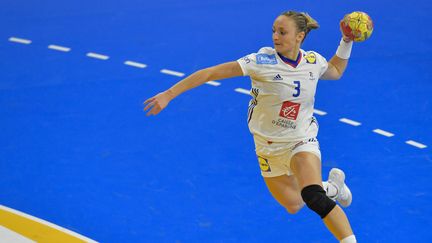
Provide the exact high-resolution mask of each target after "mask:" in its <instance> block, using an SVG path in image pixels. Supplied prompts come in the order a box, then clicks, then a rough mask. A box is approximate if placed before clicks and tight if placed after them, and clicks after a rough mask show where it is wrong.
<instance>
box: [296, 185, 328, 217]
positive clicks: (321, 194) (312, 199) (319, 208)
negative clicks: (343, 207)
mask: <svg viewBox="0 0 432 243" xmlns="http://www.w3.org/2000/svg"><path fill="white" fill-rule="evenodd" d="M301 196H302V198H303V201H304V202H305V203H306V205H307V206H308V208H310V209H311V210H312V211H314V212H315V213H317V214H318V215H319V216H321V218H324V217H325V216H327V214H329V213H330V211H332V209H333V208H334V207H335V206H336V203H335V202H334V201H333V200H331V199H330V198H329V197H327V195H326V193H325V191H324V189H323V188H322V187H321V186H319V185H310V186H307V187H305V188H303V189H302V191H301Z"/></svg>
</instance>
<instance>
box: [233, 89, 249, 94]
mask: <svg viewBox="0 0 432 243" xmlns="http://www.w3.org/2000/svg"><path fill="white" fill-rule="evenodd" d="M235 92H239V93H242V94H247V95H250V90H247V89H242V88H237V89H235Z"/></svg>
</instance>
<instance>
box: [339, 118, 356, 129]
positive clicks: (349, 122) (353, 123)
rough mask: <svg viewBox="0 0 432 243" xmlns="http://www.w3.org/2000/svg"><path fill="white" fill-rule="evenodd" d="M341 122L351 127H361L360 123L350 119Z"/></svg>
mask: <svg viewBox="0 0 432 243" xmlns="http://www.w3.org/2000/svg"><path fill="white" fill-rule="evenodd" d="M339 121H340V122H343V123H346V124H349V125H351V126H355V127H357V126H360V125H361V123H360V122H357V121H353V120H350V119H348V118H341V119H339Z"/></svg>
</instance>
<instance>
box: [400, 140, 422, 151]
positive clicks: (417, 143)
mask: <svg viewBox="0 0 432 243" xmlns="http://www.w3.org/2000/svg"><path fill="white" fill-rule="evenodd" d="M405 143H407V144H409V145H412V146H414V147H417V148H421V149H424V148H427V146H426V145H424V144H422V143H419V142H416V141H413V140H408V141H406V142H405Z"/></svg>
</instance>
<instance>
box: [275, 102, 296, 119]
mask: <svg viewBox="0 0 432 243" xmlns="http://www.w3.org/2000/svg"><path fill="white" fill-rule="evenodd" d="M299 111H300V104H298V103H294V102H291V101H285V102H284V103H282V107H281V110H280V112H279V116H281V117H283V118H286V119H289V120H297V116H298V113H299Z"/></svg>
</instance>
